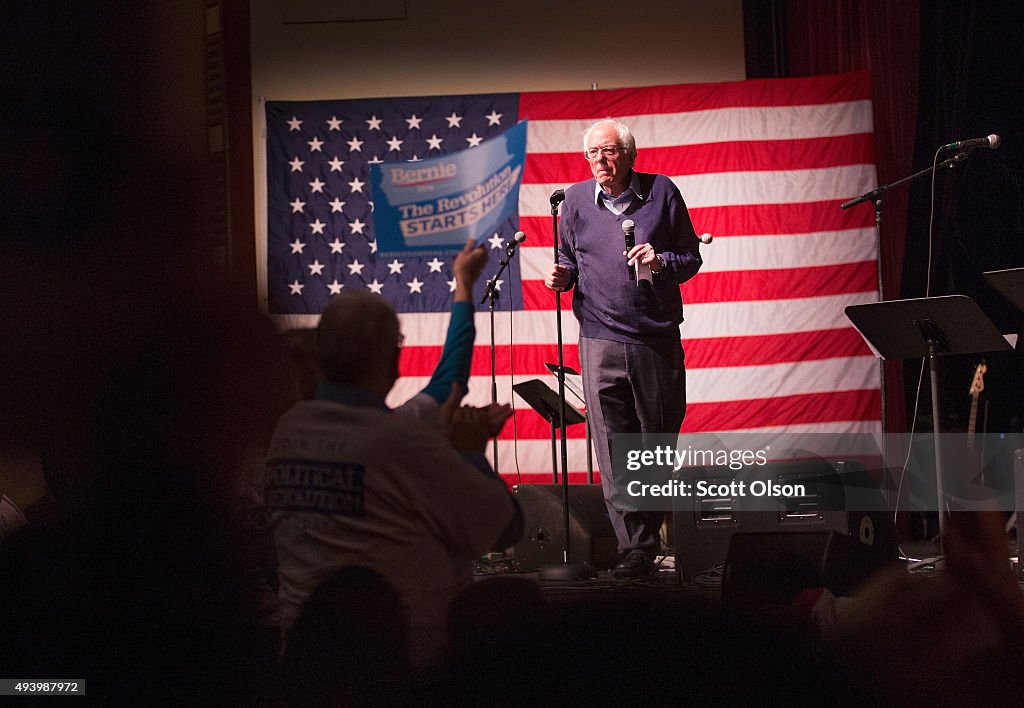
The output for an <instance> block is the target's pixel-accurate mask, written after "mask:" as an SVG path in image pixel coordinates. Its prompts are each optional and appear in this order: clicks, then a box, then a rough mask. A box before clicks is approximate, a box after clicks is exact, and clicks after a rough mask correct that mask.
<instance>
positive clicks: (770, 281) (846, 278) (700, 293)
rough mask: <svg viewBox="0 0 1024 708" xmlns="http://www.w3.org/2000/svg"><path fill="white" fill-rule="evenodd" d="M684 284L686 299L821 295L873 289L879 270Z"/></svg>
mask: <svg viewBox="0 0 1024 708" xmlns="http://www.w3.org/2000/svg"><path fill="white" fill-rule="evenodd" d="M713 247H714V246H712V248H713ZM529 283H539V285H540V286H541V287H542V288H544V283H543V282H539V281H526V282H524V283H523V288H524V292H525V288H526V285H527V284H529ZM683 287H684V288H685V295H686V298H685V299H686V302H689V303H712V302H749V301H751V300H787V299H795V298H806V297H824V296H826V295H840V294H844V293H864V292H873V291H876V290H877V289H878V271H877V267H876V263H875V261H861V262H860V263H842V264H839V265H827V266H811V267H806V268H776V269H772V270H729V271H712V272H708V273H697V275H696V276H694V277H693V278H692V279H691V280H689V281H688V282H687V283H686V284H685V285H684V286H683ZM544 289H545V290H547V288H544ZM548 292H551V291H550V290H549V291H548Z"/></svg>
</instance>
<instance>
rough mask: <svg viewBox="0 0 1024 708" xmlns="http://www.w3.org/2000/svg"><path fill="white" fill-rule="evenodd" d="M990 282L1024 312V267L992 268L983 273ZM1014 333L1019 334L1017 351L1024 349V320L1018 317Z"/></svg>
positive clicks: (1019, 310) (1014, 324)
mask: <svg viewBox="0 0 1024 708" xmlns="http://www.w3.org/2000/svg"><path fill="white" fill-rule="evenodd" d="M982 275H983V276H984V277H985V280H986V281H987V282H988V284H989V285H990V286H991V287H992V289H993V290H995V291H996V292H997V293H999V294H1000V295H1002V296H1003V298H1004V299H1005V300H1006V301H1007V302H1009V303H1010V304H1011V305H1013V306H1014V307H1016V308H1017V311H1018V312H1019V313H1024V268H1010V269H1008V270H990V271H987V272H985V273H982ZM1013 327H1014V329H1013V330H1012V332H1013V334H1016V335H1017V346H1016V349H1017V351H1019V352H1020V351H1024V341H1022V339H1024V322H1022V321H1021V319H1020V317H1018V318H1017V319H1016V320H1015V321H1014V322H1013Z"/></svg>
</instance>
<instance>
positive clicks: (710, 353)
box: [401, 327, 871, 383]
mask: <svg viewBox="0 0 1024 708" xmlns="http://www.w3.org/2000/svg"><path fill="white" fill-rule="evenodd" d="M683 347H684V349H685V350H686V368H687V369H690V370H694V369H715V368H723V367H730V366H764V365H770V364H788V363H793V362H798V361H819V360H821V359H834V358H839V357H851V356H870V355H871V351H870V350H869V349H868V347H867V345H866V344H864V340H863V339H862V338H861V336H860V335H859V334H858V333H857V330H855V329H853V328H852V327H848V328H845V329H827V330H817V331H813V332H792V333H787V334H769V335H759V336H749V337H715V338H704V339H685V340H683ZM513 355H514V357H515V362H514V364H515V369H514V370H513V369H511V368H510V359H509V348H508V346H507V345H506V346H501V347H498V348H497V349H496V350H495V356H494V358H495V364H496V366H495V369H496V371H497V375H498V376H508V375H509V374H511V373H514V374H515V376H516V380H519V381H522V380H526V379H528V378H543V377H545V376H549V375H550V373H549V372H548V370H547V369H546V368H545V367H544V364H545V363H546V362H555V361H558V350H557V347H556V346H555V345H554V344H516V345H514V347H513ZM563 356H564V359H565V365H566V366H568V367H571V368H573V369H576V370H577V371H579V370H580V360H579V349H578V347H577V343H576V341H575V340H574V341H572V342H566V343H565V346H564V348H563ZM440 357H441V347H439V346H438V347H406V348H405V349H403V350H402V360H401V365H402V366H401V368H402V376H430V375H431V374H433V373H434V367H435V366H437V362H438V359H439V358H440ZM470 374H471V375H472V376H490V374H491V349H490V347H489V346H488V345H486V344H478V345H477V346H476V347H474V349H473V362H472V365H471V368H470ZM553 381H554V379H551V380H549V381H548V383H553Z"/></svg>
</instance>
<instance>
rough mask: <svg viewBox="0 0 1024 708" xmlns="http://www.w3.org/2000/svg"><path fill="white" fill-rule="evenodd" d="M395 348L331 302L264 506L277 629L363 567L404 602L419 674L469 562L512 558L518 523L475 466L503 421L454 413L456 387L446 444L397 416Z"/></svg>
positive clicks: (353, 295) (364, 319) (366, 307)
mask: <svg viewBox="0 0 1024 708" xmlns="http://www.w3.org/2000/svg"><path fill="white" fill-rule="evenodd" d="M402 343H403V337H402V334H401V331H400V327H399V321H398V317H397V315H396V314H395V311H394V309H393V308H392V307H391V305H390V304H388V303H387V302H386V301H385V300H384V299H382V298H381V297H379V296H377V295H374V294H372V293H369V292H367V291H345V292H343V293H342V294H341V295H339V296H337V297H335V298H334V299H333V300H331V302H330V303H329V304H328V306H327V308H326V309H325V310H324V312H323V315H322V316H321V320H320V325H319V327H318V329H317V356H318V360H319V365H320V368H321V373H322V375H323V378H324V381H323V383H321V384H320V386H319V387H318V389H317V394H316V398H315V400H311V401H302V402H299V403H297V404H296V405H295V406H294V407H293V408H292V409H291V410H289V411H288V412H287V413H286V414H285V415H284V416H283V417H282V419H281V421H280V422H279V423H278V426H277V429H276V430H275V432H274V436H273V439H272V440H271V444H270V449H269V450H268V454H267V492H268V502H269V505H270V508H271V512H272V522H271V523H272V527H273V533H274V540H275V545H276V548H277V555H278V576H279V579H280V590H279V595H280V599H281V604H282V611H283V617H282V620H283V624H284V627H285V629H287V627H288V626H289V625H290V623H291V621H292V620H293V619H294V616H295V614H296V612H297V610H298V607H299V605H300V604H301V603H302V602H303V600H304V599H305V598H306V597H308V596H309V594H310V593H311V592H312V591H313V589H314V588H315V587H316V586H317V585H318V584H319V583H320V582H321V581H322V580H323V579H324V578H326V577H327V576H329V575H330V574H331V573H332V572H334V571H336V570H337V569H339V568H341V567H345V566H364V567H367V568H370V569H372V570H375V571H377V572H378V573H380V574H381V575H383V576H384V577H385V578H386V579H387V580H388V581H390V582H391V583H392V584H393V585H394V587H395V588H396V590H397V591H398V593H399V595H400V596H401V597H402V601H403V603H404V606H405V608H406V610H407V612H408V617H409V628H410V643H411V649H412V655H413V660H414V662H415V663H417V664H419V665H420V666H427V665H430V664H431V663H433V662H435V661H436V660H437V659H438V658H439V657H440V654H441V651H442V649H443V646H444V644H443V641H444V634H443V628H444V623H445V618H446V612H447V608H448V603H449V601H450V600H451V598H452V597H453V596H454V595H455V594H456V593H458V592H459V591H460V590H462V589H463V588H465V587H466V586H468V585H469V584H470V582H471V581H472V560H473V559H475V558H478V557H480V556H482V555H483V554H484V553H486V552H487V551H489V550H492V549H504V548H507V547H509V546H511V545H512V544H514V543H515V541H516V540H517V539H518V538H519V536H520V535H521V533H522V515H521V512H520V510H519V507H518V505H517V504H516V502H515V500H514V498H513V497H512V495H511V494H510V493H509V492H508V489H507V487H506V486H505V484H504V483H503V482H502V481H501V479H500V478H499V477H498V476H497V475H496V474H495V473H494V471H493V469H492V468H491V467H490V465H489V464H488V462H487V460H486V458H485V457H484V455H483V451H484V448H485V446H486V444H487V441H488V439H489V438H490V437H491V436H492V435H495V434H497V432H498V431H499V430H500V428H501V427H502V425H504V422H505V421H506V420H507V419H508V417H509V415H510V414H511V410H510V408H509V407H508V406H498V405H491V406H487V407H485V408H470V407H460V405H459V401H460V400H461V396H462V393H463V391H461V390H460V387H459V386H458V385H457V384H455V385H452V387H451V395H450V396H449V398H448V400H447V402H445V403H444V405H442V406H441V407H440V430H438V428H437V426H435V425H430V424H429V423H427V422H422V421H421V420H420V419H418V418H417V417H416V416H410V415H402V414H401V413H400V412H398V411H394V410H391V409H390V408H389V407H388V406H387V404H386V403H385V397H386V396H387V394H388V392H389V391H390V390H391V388H392V386H393V385H394V383H395V381H396V380H397V378H398V363H399V358H400V356H401V350H402Z"/></svg>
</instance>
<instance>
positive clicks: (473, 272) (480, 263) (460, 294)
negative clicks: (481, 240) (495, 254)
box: [452, 239, 487, 302]
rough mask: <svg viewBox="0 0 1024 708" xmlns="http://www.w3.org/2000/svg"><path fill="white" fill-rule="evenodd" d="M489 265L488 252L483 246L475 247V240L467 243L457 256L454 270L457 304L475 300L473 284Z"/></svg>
mask: <svg viewBox="0 0 1024 708" xmlns="http://www.w3.org/2000/svg"><path fill="white" fill-rule="evenodd" d="M485 265H487V251H485V250H484V247H483V246H474V245H473V239H469V240H468V241H466V245H465V246H463V247H462V251H461V252H460V253H459V255H457V256H455V263H453V264H452V270H454V271H455V302H459V301H461V300H471V299H472V298H473V284H474V283H476V280H477V278H479V277H480V273H481V271H483V269H484V266H485Z"/></svg>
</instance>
